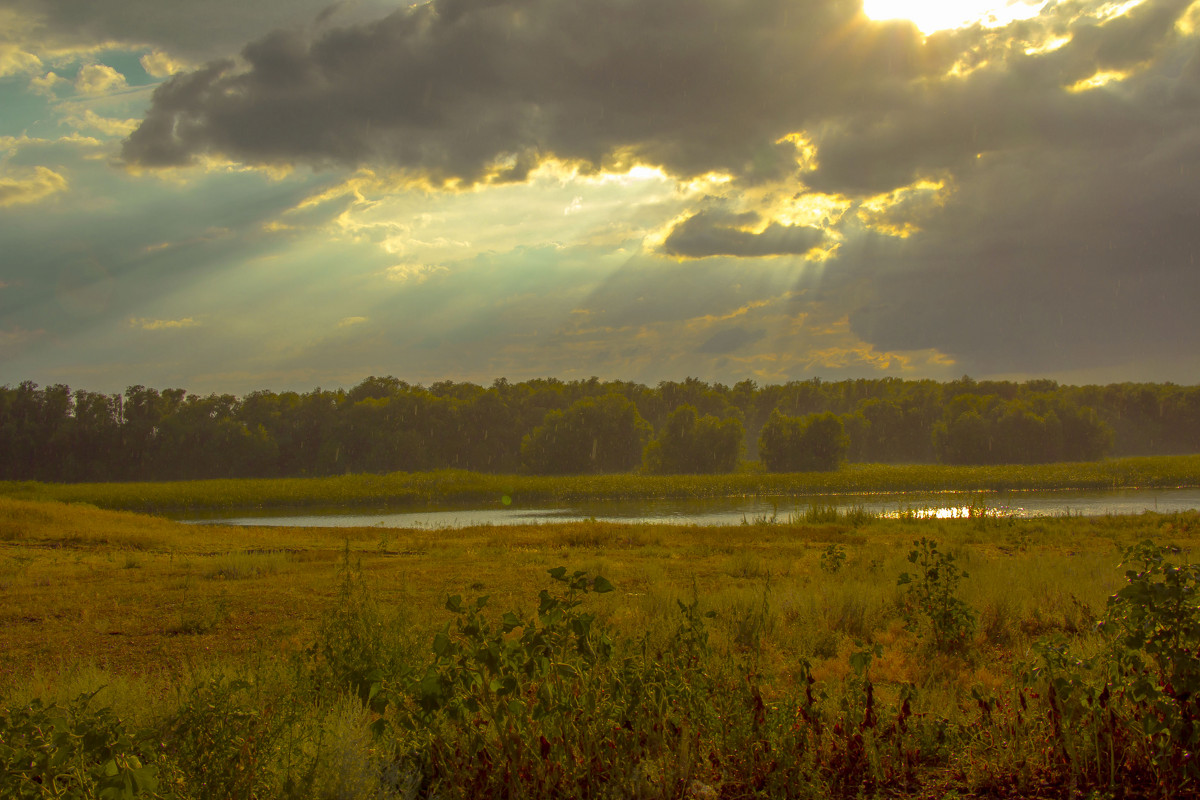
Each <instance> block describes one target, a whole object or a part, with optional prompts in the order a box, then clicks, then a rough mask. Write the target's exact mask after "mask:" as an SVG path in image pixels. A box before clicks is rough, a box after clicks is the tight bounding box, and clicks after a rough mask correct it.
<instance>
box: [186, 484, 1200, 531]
mask: <svg viewBox="0 0 1200 800" xmlns="http://www.w3.org/2000/svg"><path fill="white" fill-rule="evenodd" d="M814 504H815V505H819V506H822V507H828V506H836V507H837V508H838V509H839V510H842V511H846V510H851V509H855V508H862V509H864V510H866V511H869V512H871V513H874V514H881V515H884V516H898V515H900V514H917V515H919V516H923V517H940V518H946V517H966V516H970V515H971V514H972V513H979V512H980V511H982V510H986V513H988V514H995V515H1001V516H1010V517H1019V518H1028V517H1063V516H1088V517H1093V516H1104V515H1108V514H1140V513H1142V512H1145V511H1157V512H1161V513H1175V512H1179V511H1187V510H1194V509H1200V489H1126V490H1115V491H1094V490H1069V491H1055V492H1045V491H1037V492H1016V491H1013V492H986V493H980V492H938V493H929V494H920V493H911V492H910V493H904V494H867V495H862V494H858V495H819V496H811V497H786V498H762V497H730V498H717V499H707V500H605V501H600V500H597V501H588V502H581V503H572V504H564V505H560V506H555V507H540V508H518V507H514V506H506V505H503V504H502V503H500V502H497V503H496V504H495V505H494V506H492V507H487V508H428V509H422V510H417V511H413V510H408V511H395V510H394V509H387V508H378V509H370V508H363V507H361V506H360V507H355V508H352V509H321V510H319V511H314V510H313V509H311V508H310V509H297V510H295V511H294V512H292V513H289V512H287V511H286V510H280V509H271V510H270V511H263V512H261V513H258V512H246V511H238V512H234V513H232V514H228V515H220V514H213V515H210V516H206V517H204V518H196V517H192V518H190V519H188V520H186V521H187V522H208V523H221V524H226V525H277V526H295V527H326V528H340V527H364V526H368V527H369V526H374V527H384V528H465V527H469V526H472V525H529V524H538V523H546V522H579V521H582V520H590V519H595V520H601V521H606V522H630V523H648V524H674V525H738V524H741V523H742V522H756V521H762V520H774V521H778V522H786V521H788V520H789V518H791V517H793V516H798V517H800V518H801V519H803V517H804V515H805V513H806V512H808V510H809V509H810V508H811V507H812V506H813V505H814Z"/></svg>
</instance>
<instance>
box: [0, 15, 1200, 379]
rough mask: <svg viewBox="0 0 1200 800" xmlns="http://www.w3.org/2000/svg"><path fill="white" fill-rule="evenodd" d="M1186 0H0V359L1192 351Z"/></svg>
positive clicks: (418, 363) (1153, 367) (108, 370)
mask: <svg viewBox="0 0 1200 800" xmlns="http://www.w3.org/2000/svg"><path fill="white" fill-rule="evenodd" d="M1198 250H1200V0H1129V1H1128V2H1093V1H1092V0H1078V1H1077V2H1057V3H1056V2H1053V0H1050V1H1049V2H1044V3H1043V2H1027V0H1010V2H1009V3H1008V4H1007V5H1005V4H1004V3H1003V0H1000V2H990V3H989V2H986V0H984V1H983V2H976V0H948V2H944V3H943V2H922V1H921V0H867V2H866V3H865V7H864V3H863V1H862V0H430V2H423V3H416V4H413V3H410V2H406V1H405V0H360V1H359V2H355V1H354V0H348V1H347V2H343V3H339V4H337V5H332V6H331V5H329V2H328V0H206V1H205V2H203V3H200V2H193V3H179V2H161V0H0V384H5V383H7V384H10V385H14V384H16V383H17V382H19V381H21V380H26V379H30V380H35V381H37V382H39V383H41V384H49V383H68V384H70V385H71V386H73V387H77V388H88V389H93V390H98V391H119V390H121V389H124V388H125V387H126V386H128V385H130V384H135V383H141V384H145V385H149V386H155V387H166V386H181V387H185V388H188V389H191V390H193V391H196V392H203V393H207V392H211V391H229V392H235V393H244V392H248V391H251V390H254V389H258V388H270V389H274V390H283V389H301V390H306V389H311V388H313V387H316V386H323V387H326V388H330V387H334V386H338V385H343V386H344V385H352V384H354V383H357V382H358V381H360V380H361V379H362V378H364V377H365V376H367V375H370V374H378V375H382V374H391V375H395V376H397V377H400V378H402V379H405V380H408V381H410V382H414V383H417V382H420V383H430V382H433V381H436V380H441V379H452V380H471V381H476V382H480V383H490V382H491V381H492V379H494V378H497V377H501V376H504V377H507V378H509V379H512V380H520V379H525V378H531V377H543V376H552V377H558V378H563V379H573V378H586V377H589V376H592V375H596V376H599V377H601V378H620V379H627V380H636V381H641V382H645V383H650V384H654V383H657V382H658V381H660V380H666V379H682V378H684V377H686V376H696V377H700V378H703V379H706V380H719V381H723V382H735V381H738V380H742V379H745V378H750V379H754V380H756V381H758V382H759V383H760V384H761V383H777V382H783V381H787V380H793V379H806V378H811V377H821V378H824V379H840V378H844V377H878V376H897V377H905V378H917V377H931V378H935V379H950V378H955V377H958V376H960V375H963V374H970V375H971V376H973V377H975V378H989V377H999V378H1012V379H1025V378H1030V377H1051V378H1055V379H1058V380H1060V381H1063V382H1069V383H1084V382H1104V383H1107V382H1114V381H1124V380H1157V381H1174V382H1176V383H1185V384H1194V383H1197V382H1200V268H1198V267H1197V264H1196V256H1197V251H1198Z"/></svg>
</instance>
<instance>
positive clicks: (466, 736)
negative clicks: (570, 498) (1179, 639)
mask: <svg viewBox="0 0 1200 800" xmlns="http://www.w3.org/2000/svg"><path fill="white" fill-rule="evenodd" d="M818 516H819V515H818ZM4 523H7V524H9V525H12V526H14V527H15V528H17V529H19V535H17V536H15V537H14V538H13V539H11V540H9V541H7V542H4V543H3V545H0V547H2V549H0V562H2V563H8V561H9V560H11V559H12V558H13V557H14V556H21V557H22V558H24V557H28V558H30V559H32V560H31V561H29V562H28V563H24V562H23V564H22V566H20V568H19V569H14V570H13V571H11V573H6V574H5V575H4V577H3V583H2V584H0V593H2V597H3V599H4V613H5V614H6V617H5V624H4V625H3V626H2V627H0V645H2V646H0V743H2V744H3V745H4V748H8V749H4V748H0V797H9V796H13V797H22V796H43V795H45V796H49V793H47V792H42V790H41V789H39V788H38V787H40V786H47V785H51V784H48V783H46V782H45V781H46V779H47V778H52V779H53V780H55V781H57V783H54V784H53V785H54V786H56V787H57V788H58V789H60V790H63V791H62V792H60V793H63V794H67V795H68V796H70V792H74V793H75V795H76V796H81V797H86V796H96V795H99V793H100V791H101V789H103V788H106V787H108V786H110V784H106V783H105V781H108V780H109V779H114V778H120V779H122V780H124V779H126V778H127V779H128V781H129V783H128V786H127V787H126V788H128V792H127V794H126V795H124V796H129V797H142V796H145V797H163V798H199V797H217V796H230V797H250V798H268V797H269V798H275V797H281V798H314V800H315V799H316V798H332V797H362V798H368V797H372V798H378V797H423V798H430V797H513V798H525V797H530V798H532V797H547V796H558V797H635V796H636V797H669V798H693V797H750V796H760V797H805V798H817V797H845V798H849V797H894V796H915V797H935V796H953V794H954V793H957V794H958V795H959V796H988V797H1033V796H1037V797H1073V796H1083V797H1086V796H1089V795H1090V796H1096V797H1118V796H1120V797H1129V798H1133V797H1164V798H1165V797H1188V796H1196V795H1197V790H1196V788H1195V787H1196V786H1197V781H1198V780H1200V776H1198V775H1196V774H1194V773H1195V771H1196V770H1195V769H1194V768H1193V767H1192V766H1191V764H1192V761H1191V759H1190V757H1189V754H1190V752H1191V750H1189V749H1187V748H1176V746H1175V745H1176V743H1177V742H1179V741H1182V739H1181V738H1180V737H1184V736H1186V735H1189V734H1188V733H1187V732H1188V731H1189V730H1190V729H1189V728H1188V727H1187V725H1188V723H1189V721H1190V720H1191V717H1189V716H1188V715H1189V714H1191V712H1192V710H1193V709H1192V706H1190V705H1188V703H1189V702H1190V701H1189V700H1188V699H1187V698H1186V697H1182V696H1181V695H1179V694H1178V693H1176V694H1177V696H1175V697H1172V696H1170V695H1168V694H1167V693H1165V689H1164V686H1165V683H1160V682H1159V678H1160V677H1161V676H1160V673H1159V670H1160V669H1161V668H1163V667H1161V662H1162V651H1154V652H1150V651H1147V652H1146V653H1143V654H1141V655H1140V656H1139V658H1140V659H1141V661H1140V662H1137V661H1136V659H1133V658H1130V657H1129V652H1130V651H1129V650H1128V648H1127V646H1126V645H1125V644H1123V643H1124V642H1127V641H1128V640H1129V638H1130V637H1129V635H1128V634H1130V633H1132V632H1136V631H1137V630H1139V628H1137V625H1139V624H1141V622H1144V621H1145V617H1143V616H1138V615H1137V614H1136V613H1134V612H1137V611H1138V608H1139V607H1138V606H1136V604H1135V603H1136V597H1137V596H1139V595H1138V593H1137V592H1133V593H1130V592H1127V593H1126V594H1127V596H1129V597H1131V598H1134V601H1133V602H1134V604H1133V605H1131V604H1130V603H1127V604H1126V605H1125V606H1116V607H1113V606H1110V604H1109V601H1108V598H1109V597H1111V596H1113V595H1114V594H1117V593H1119V592H1120V591H1121V590H1122V589H1123V588H1125V587H1128V586H1134V588H1137V589H1138V591H1139V592H1140V591H1142V590H1143V589H1145V588H1146V587H1145V586H1139V585H1137V584H1134V583H1131V580H1130V579H1129V578H1128V577H1127V576H1126V570H1127V569H1130V568H1131V567H1130V565H1129V564H1128V563H1127V564H1126V565H1124V566H1122V565H1121V561H1122V560H1123V559H1124V558H1126V557H1125V556H1123V555H1122V553H1123V552H1124V551H1125V550H1127V548H1128V547H1129V546H1130V545H1136V543H1138V542H1139V541H1142V540H1144V539H1154V540H1155V541H1157V542H1159V543H1160V544H1162V545H1170V546H1171V547H1172V548H1174V549H1175V550H1178V551H1179V552H1177V553H1176V552H1174V550H1166V551H1163V552H1165V553H1167V558H1170V559H1174V560H1176V561H1178V562H1179V563H1183V562H1185V561H1187V560H1188V558H1189V556H1188V553H1189V552H1192V551H1194V549H1195V548H1196V546H1197V544H1198V543H1200V515H1198V514H1196V513H1185V514H1174V515H1157V514H1144V515H1138V516H1130V517H1121V518H1117V517H1113V518H1095V519H1087V518H1085V519H1078V518H1072V519H1038V520H1012V519H1003V518H996V517H990V516H982V517H978V518H973V519H949V520H908V521H902V520H890V519H879V518H872V519H866V520H857V521H847V520H845V519H838V520H828V519H818V520H816V521H814V522H811V523H810V522H808V521H807V520H805V519H800V518H798V517H797V518H794V519H790V520H787V521H782V522H777V523H776V524H773V525H747V526H733V527H729V528H697V527H686V526H656V527H653V528H650V527H647V526H636V525H612V524H606V523H573V524H569V525H548V526H527V527H520V528H514V529H512V530H498V529H495V528H479V529H471V530H463V531H438V532H430V531H393V532H391V533H390V534H389V536H390V537H391V538H390V539H389V540H388V541H387V542H386V543H384V542H381V541H380V540H379V539H378V537H379V533H378V532H377V531H370V530H366V529H364V530H363V531H359V532H354V531H349V532H344V535H345V538H344V539H342V540H340V541H339V540H338V538H337V537H338V536H341V535H342V534H343V532H323V533H322V532H312V531H307V530H286V529H285V530H277V531H270V532H259V531H230V530H224V529H219V528H208V527H207V526H204V527H199V528H197V527H193V526H183V525H174V524H172V523H169V522H166V521H164V520H154V519H148V518H142V517H136V516H134V515H129V514H120V513H111V512H103V511H99V510H96V509H93V508H86V507H78V506H69V505H61V504H38V503H29V502H18V501H12V500H4V501H0V524H4ZM88 525H91V526H95V527H97V528H99V529H101V530H104V531H106V533H105V534H104V536H103V537H100V538H96V539H93V540H90V541H89V542H88V544H87V546H86V547H84V546H83V545H82V544H79V545H65V544H59V543H58V542H59V541H60V540H59V539H57V538H56V533H55V532H56V531H63V530H78V529H81V528H84V527H86V526H88ZM147 526H149V529H150V530H152V531H153V534H154V535H153V536H152V537H151V539H150V540H149V544H148V546H146V547H144V548H142V549H139V550H132V549H130V548H127V547H123V546H121V545H120V544H118V542H119V541H120V540H121V538H122V532H123V531H124V532H126V533H134V532H138V531H144V530H146V529H147ZM358 534H361V535H358ZM240 535H244V536H246V537H271V538H270V539H269V540H268V539H263V540H261V541H260V540H255V541H254V543H253V547H251V546H250V545H249V544H247V543H243V544H241V545H240V546H238V545H237V543H236V539H235V538H231V537H236V536H240ZM926 537H927V538H930V539H936V540H937V542H938V547H939V552H942V553H945V554H947V555H952V556H953V558H954V563H955V564H956V565H958V567H960V568H961V571H962V572H963V573H964V574H963V576H962V577H961V580H959V582H958V583H957V584H955V585H954V586H952V587H949V592H950V594H951V595H952V596H953V599H954V600H956V601H958V602H961V603H963V604H964V605H965V607H966V608H967V609H969V610H970V611H971V612H972V613H973V614H977V617H978V625H977V626H976V627H975V628H974V629H973V631H972V632H971V633H970V635H969V637H967V639H966V640H965V641H952V642H949V641H946V640H945V639H944V638H943V639H941V640H939V637H938V636H937V635H936V634H937V627H936V626H937V625H938V624H939V623H938V621H937V617H936V615H935V614H934V613H933V612H932V610H931V607H930V605H929V603H928V599H929V598H928V597H924V598H923V597H922V596H921V595H919V594H914V593H913V592H911V591H910V590H909V589H908V588H907V585H901V584H900V582H899V578H900V576H901V574H902V573H904V572H912V571H913V570H914V563H913V562H911V561H910V560H909V558H908V554H909V553H910V551H911V550H913V549H914V547H915V545H914V541H913V540H914V539H919V538H926ZM61 541H69V540H61ZM268 541H269V542H270V544H271V545H272V547H267V546H266V545H267V543H268ZM183 543H186V544H187V545H188V548H189V549H188V550H187V552H186V555H184V554H183V551H182V549H181V545H182V544H183ZM250 550H254V552H249V551H250ZM1144 552H1147V553H1150V555H1146V556H1144V558H1150V557H1151V556H1152V555H1154V553H1158V551H1153V552H1151V551H1144ZM110 555H111V556H113V558H112V559H111V560H109V559H108V556H110ZM128 555H132V556H134V557H135V558H136V560H137V561H138V563H139V564H140V566H139V567H138V568H137V569H123V568H122V563H123V561H124V559H125V557H126V556H128ZM559 565H564V566H566V567H567V569H566V570H564V571H562V572H557V571H555V572H553V573H552V572H551V571H552V570H554V568H555V567H557V566H559ZM576 569H578V570H581V571H582V572H581V574H580V575H575V574H574V571H575V570H576ZM1172 569H1173V568H1172ZM1160 572H1161V573H1162V574H1163V575H1166V576H1167V578H1168V579H1172V576H1179V575H1183V576H1187V575H1191V574H1193V573H1191V572H1188V571H1187V570H1183V571H1181V572H1176V571H1167V572H1163V571H1162V570H1160ZM597 576H604V577H605V578H607V579H608V580H606V581H604V582H600V581H598V580H596V578H597ZM926 577H928V576H926ZM233 578H240V579H233ZM931 580H933V581H935V582H936V581H937V578H936V577H934V578H931ZM610 585H611V586H612V587H613V590H611V591H608V588H609V586H610ZM1162 585H1164V586H1167V588H1168V589H1169V588H1170V586H1169V585H1168V584H1166V583H1163V584H1162ZM935 588H936V586H935ZM1181 589H1182V590H1184V591H1182V593H1181V595H1180V596H1181V597H1184V598H1185V599H1186V598H1187V597H1192V596H1194V591H1193V589H1194V586H1192V584H1181ZM1154 591H1160V590H1157V589H1156V590H1154ZM1189 593H1190V594H1189ZM1178 607H1179V608H1180V609H1183V611H1181V612H1180V613H1185V614H1190V613H1192V612H1191V611H1188V610H1187V609H1191V608H1192V606H1189V605H1188V604H1187V603H1186V602H1185V603H1184V604H1183V605H1182V606H1178ZM1114 608H1115V610H1114ZM1155 608H1158V607H1157V606H1156V607H1155ZM1131 609H1132V610H1131ZM1142 610H1145V609H1142ZM1168 610H1169V609H1168ZM1193 610H1194V609H1193ZM1151 612H1152V613H1156V614H1158V615H1159V616H1158V617H1154V618H1153V619H1151V620H1150V621H1151V622H1153V623H1154V625H1153V626H1143V628H1141V630H1146V631H1151V632H1153V631H1158V630H1160V629H1163V630H1166V629H1169V628H1170V624H1171V620H1169V619H1168V620H1165V624H1166V627H1165V628H1163V627H1162V626H1163V624H1164V620H1163V619H1161V616H1162V612H1161V610H1158V611H1156V610H1154V609H1151ZM1101 620H1108V621H1109V625H1108V626H1098V625H1097V623H1098V622H1100V621H1101ZM1183 621H1184V622H1187V621H1188V620H1186V619H1185V620H1183ZM1115 628H1120V629H1121V630H1122V631H1124V635H1122V636H1121V637H1115V636H1113V635H1111V634H1109V633H1108V632H1107V631H1108V630H1113V629H1115ZM1194 629H1195V630H1200V626H1195V628H1194ZM1180 630H1181V631H1184V630H1185V629H1184V628H1180ZM1191 630H1193V628H1192V627H1188V628H1186V631H1191ZM64 631H65V634H64V633H63V632H64ZM1188 635H1191V634H1190V633H1189V634H1188ZM1194 647H1195V643H1194V642H1191V641H1186V642H1183V644H1182V645H1181V647H1180V648H1177V650H1176V651H1175V652H1174V656H1175V657H1179V658H1184V657H1186V658H1191V657H1192V656H1191V654H1192V653H1193V651H1194ZM1122 648H1124V649H1122ZM1135 655H1137V653H1135ZM1186 658H1185V660H1186ZM1189 663H1190V662H1189ZM56 664H58V665H61V667H60V668H56V667H55V666H54V665H56ZM39 666H40V668H38V667H39ZM1137 670H1142V672H1138V671H1137ZM1149 670H1154V672H1149ZM1143 674H1144V675H1145V676H1149V677H1147V678H1146V679H1145V680H1144V681H1143V680H1142V678H1139V677H1138V676H1139V675H1143ZM1179 674H1183V673H1179ZM1194 674H1196V673H1195V671H1193V672H1190V673H1187V675H1188V676H1192V675H1194ZM1188 679H1189V680H1191V677H1188ZM1138 681H1141V683H1138ZM101 687H108V688H105V689H103V690H102V691H101V692H100V693H98V694H95V695H94V696H91V697H87V695H90V694H91V693H92V692H94V691H95V690H96V689H99V688H101ZM1106 688H1107V693H1106V692H1105V689H1106ZM1172 691H1174V690H1173V689H1172ZM81 696H82V697H84V698H85V699H84V700H82V701H81V700H79V698H80V697H81ZM1147 703H1149V704H1153V710H1154V712H1155V713H1154V714H1153V715H1150V716H1147V712H1148V711H1150V710H1151V708H1150V706H1148V705H1146V704H1147ZM1110 711H1111V713H1110ZM1147 720H1150V722H1149V723H1147V722H1146V721H1147ZM1156 720H1157V722H1156ZM1159 722H1161V723H1162V724H1163V725H1165V726H1166V727H1165V728H1163V729H1161V730H1160V729H1158V728H1154V729H1153V730H1151V731H1148V730H1147V729H1145V725H1146V724H1150V725H1152V726H1154V725H1158V724H1159ZM58 734H69V735H63V736H59V735H58ZM56 737H57V738H56ZM85 743H86V746H84V745H85ZM18 750H19V751H20V752H19V753H18V754H17V755H18V756H19V757H17V756H14V757H12V758H10V756H12V755H13V753H14V752H16V751H18ZM36 753H47V754H55V755H56V756H58V755H61V758H60V759H59V760H54V759H52V758H47V759H44V760H39V756H36ZM24 754H33V755H29V757H28V758H26V757H25V755H24ZM5 759H7V760H5ZM110 762H112V767H111V768H110V766H109V763H110ZM31 765H32V766H31ZM34 767H37V768H38V769H41V770H42V772H41V773H39V775H40V778H41V780H42V781H43V782H42V783H40V784H39V783H36V782H35V781H33V779H32V777H31V773H30V770H31V769H33V768H34ZM60 768H61V769H60ZM53 770H58V772H56V773H54V774H53V775H51V774H50V773H51V772H52V771H53ZM152 784H153V786H152ZM114 786H115V784H114ZM122 786H125V784H122ZM68 789H69V791H67V790H68ZM22 791H24V792H25V794H24V795H23V794H21V792H22ZM39 792H41V794H38V793H39ZM114 796H123V795H121V794H120V793H119V792H118V793H117V794H115V795H114Z"/></svg>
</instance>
